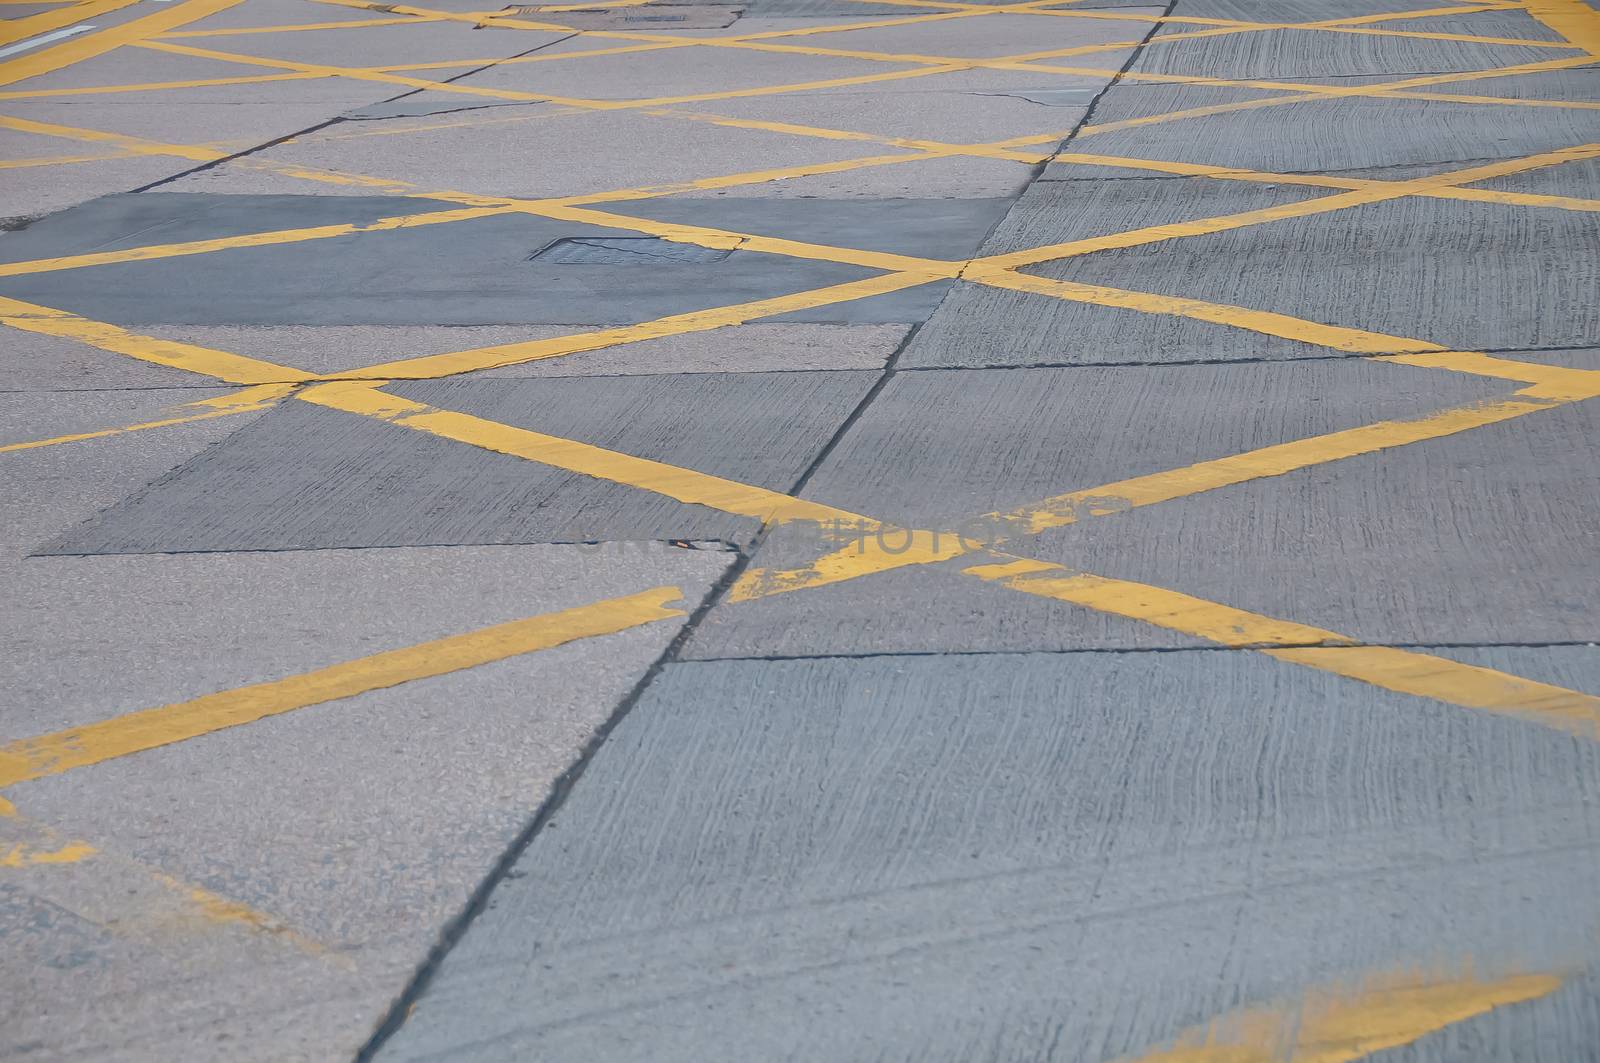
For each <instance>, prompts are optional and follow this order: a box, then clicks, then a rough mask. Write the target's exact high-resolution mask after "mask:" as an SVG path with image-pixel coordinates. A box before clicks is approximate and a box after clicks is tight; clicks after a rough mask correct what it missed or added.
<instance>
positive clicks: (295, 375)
mask: <svg viewBox="0 0 1600 1063" xmlns="http://www.w3.org/2000/svg"><path fill="white" fill-rule="evenodd" d="M0 325H9V326H11V327H12V328H15V329H21V330H23V331H24V332H34V333H38V334H39V335H42V336H59V337H61V338H62V339H69V340H77V341H78V342H80V343H86V344H88V345H89V346H91V347H98V348H100V349H101V350H103V351H114V352H115V353H117V354H125V355H128V356H129V357H131V358H137V359H139V360H140V361H145V362H151V363H154V364H155V365H164V366H168V367H170V368H172V369H182V370H185V371H186V372H190V373H202V374H204V375H206V376H210V377H215V378H216V379H218V380H225V381H227V382H228V383H230V384H283V383H293V382H297V381H307V380H312V379H315V377H314V376H313V374H311V373H307V372H305V371H303V370H300V369H292V368H289V367H288V366H282V365H274V364H273V363H271V362H267V361H263V360H261V359H259V358H249V357H246V356H245V355H242V354H232V353H230V352H228V351H218V350H213V349H212V348H209V347H200V346H197V345H195V344H192V343H179V342H176V341H174V340H163V339H157V338H156V337H154V336H141V335H139V334H138V333H135V332H129V331H128V330H127V329H124V328H121V327H119V326H117V325H111V324H107V323H106V322H104V321H91V320H90V319H88V318H85V317H79V316H78V315H77V314H73V313H69V312H67V311H65V310H55V309H52V308H50V307H48V306H38V305H36V304H33V303H25V302H22V301H21V300H19V299H7V298H5V297H3V296H0Z"/></svg>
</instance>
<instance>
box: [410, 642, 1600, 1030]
mask: <svg viewBox="0 0 1600 1063" xmlns="http://www.w3.org/2000/svg"><path fill="white" fill-rule="evenodd" d="M1533 652H1535V653H1537V654H1543V655H1545V656H1546V657H1549V658H1552V659H1561V660H1562V661H1563V663H1564V665H1565V666H1567V667H1568V668H1571V669H1575V670H1576V671H1577V673H1578V674H1581V675H1583V676H1585V678H1586V679H1587V680H1588V683H1589V685H1590V687H1591V689H1594V684H1595V682H1596V681H1597V680H1600V673H1597V672H1596V670H1595V668H1596V658H1595V656H1594V650H1593V649H1586V650H1580V649H1558V650H1543V651H1533ZM1245 706H1251V707H1253V708H1251V709H1247V708H1245ZM1268 706H1271V708H1270V709H1269V708H1268ZM1224 733H1226V734H1228V735H1229V736H1230V737H1229V738H1228V739H1221V738H1220V736H1221V735H1222V734H1224ZM1152 736H1159V737H1154V738H1153V737H1152ZM1479 743H1488V744H1494V745H1497V746H1499V748H1501V749H1502V750H1503V751H1504V754H1505V755H1504V756H1503V757H1502V758H1500V759H1499V760H1498V761H1497V762H1496V764H1495V765H1494V766H1493V767H1490V766H1488V765H1487V764H1485V763H1484V762H1483V761H1482V760H1480V759H1477V758H1475V757H1473V756H1471V755H1470V754H1468V753H1467V750H1469V749H1473V748H1476V747H1477V746H1478V745H1479ZM1595 769H1596V761H1595V752H1594V750H1593V747H1592V746H1589V745H1587V744H1576V743H1574V742H1572V741H1571V740H1570V739H1569V738H1567V737H1565V736H1562V735H1559V734H1556V733H1554V732H1546V731H1540V730H1535V729H1528V728H1525V727H1522V726H1520V725H1518V724H1515V723H1511V722H1509V721H1506V720H1503V719H1499V718H1495V717H1490V716H1484V715H1467V714H1462V713H1459V712H1456V711H1454V710H1450V709H1447V708H1445V707H1444V706H1440V705H1435V704H1430V703H1428V702H1426V701H1423V700H1416V699H1405V698H1403V697H1402V696H1400V695H1393V694H1386V693H1383V692H1380V691H1376V690H1374V688H1371V687H1365V686H1361V685H1357V684H1351V683H1349V682H1348V681H1345V680H1342V679H1337V678H1333V677H1330V676H1324V675H1318V674H1315V673H1310V672H1307V671H1304V670H1296V669H1292V668H1289V667H1286V666H1284V665H1281V664H1279V663H1277V662H1273V661H1271V660H1268V659H1266V658H1263V657H1260V656H1256V655H1248V654H1242V653H1227V652H1200V653H1181V654H1070V655H998V656H987V657H981V658H971V659H945V660H940V659H935V658H880V659H876V660H872V661H866V662H844V661H838V660H817V661H791V662H761V661H742V662H728V663H721V664H684V665H678V666H675V667H673V668H671V669H669V670H668V671H667V672H666V673H665V674H664V675H663V676H662V677H661V679H660V680H659V681H658V683H657V684H656V685H654V686H653V687H652V689H651V691H650V693H649V694H648V695H647V696H646V698H645V699H644V700H643V701H641V702H640V703H639V705H638V706H637V707H636V708H635V709H634V711H633V712H632V713H631V714H630V715H629V716H628V717H627V719H626V720H625V721H624V722H623V724H622V725H621V727H620V728H619V729H618V730H617V731H616V732H615V733H614V734H613V735H612V739H611V741H610V742H609V743H608V744H607V746H606V747H605V749H604V750H603V751H602V753H601V754H600V756H599V757H598V758H597V759H596V761H595V763H594V765H593V766H592V769H591V773H590V775H589V776H588V777H586V779H585V783H586V784H587V785H586V786H584V787H583V788H582V789H581V790H579V791H578V792H575V793H574V795H573V797H572V799H571V800H570V801H569V802H568V803H567V804H566V805H565V807H564V808H563V809H562V811H561V812H560V813H559V814H558V816H557V817H556V818H555V819H554V820H553V822H552V827H553V828H554V829H551V830H549V831H547V832H546V833H544V834H543V835H542V836H541V837H540V838H539V839H538V840H537V841H536V842H535V843H534V845H533V846H532V847H531V848H530V849H529V850H528V851H527V853H526V854H525V855H524V856H523V858H522V859H521V861H520V862H519V864H518V866H517V868H516V872H518V874H516V875H515V876H514V877H512V878H508V879H507V880H506V881H505V882H504V883H503V885H502V886H501V888H500V889H499V890H498V891H497V895H496V904H495V905H494V907H493V908H492V909H490V910H489V911H487V912H485V913H484V915H483V916H482V917H481V918H480V920H479V922H478V923H477V925H476V926H475V927H474V928H473V929H472V930H471V931H469V932H468V934H467V936H466V938H465V939H464V940H463V941H462V943H461V944H460V945H459V946H458V947H457V948H456V950H455V951H454V952H453V953H452V954H451V956H450V957H449V958H448V959H447V960H446V961H445V963H444V965H443V967H442V968H441V969H440V971H439V972H438V974H437V975H436V977H435V978H434V980H433V982H432V983H431V985H430V987H429V989H428V991H427V992H426V993H425V995H424V996H423V997H422V998H421V1000H420V1001H419V1005H418V1007H417V1008H416V1010H415V1011H414V1013H413V1014H412V1015H411V1017H410V1020H409V1021H408V1022H407V1023H406V1025H405V1026H404V1027H403V1028H402V1029H401V1030H400V1032H399V1033H398V1034H397V1035H396V1036H395V1038H394V1039H393V1040H392V1041H391V1042H390V1044H389V1048H388V1050H387V1051H386V1052H385V1053H384V1054H383V1055H382V1056H381V1057H380V1058H388V1059H443V1058H452V1059H462V1058H474V1059H505V1058H518V1057H521V1058H525V1057H530V1056H537V1057H541V1058H564V1057H566V1056H568V1055H570V1054H572V1053H575V1052H580V1051H581V1052H582V1054H583V1055H585V1056H586V1057H587V1058H593V1059H637V1058H641V1057H642V1056H643V1055H648V1056H649V1057H650V1058H652V1059H735V1058H749V1057H750V1056H752V1055H754V1056H759V1057H762V1058H782V1057H806V1058H832V1059H845V1058H850V1059H859V1058H871V1057H873V1056H877V1057H880V1058H883V1057H888V1058H901V1059H912V1058H923V1059H952V1060H954V1059H967V1058H971V1053H972V1052H973V1051H974V1050H975V1047H976V1046H979V1045H983V1046H988V1047H987V1048H986V1051H989V1052H990V1053H991V1054H992V1055H994V1056H996V1057H998V1058H1016V1059H1044V1058H1054V1059H1109V1058H1117V1057H1122V1056H1125V1055H1132V1054H1134V1053H1136V1052H1137V1051H1138V1050H1140V1049H1141V1048H1144V1047H1146V1046H1150V1045H1153V1044H1154V1043H1156V1042H1159V1041H1160V1040H1163V1039H1165V1038H1168V1037H1171V1036H1172V1035H1173V1034H1175V1033H1176V1032H1177V1031H1178V1030H1180V1029H1182V1028H1183V1027H1185V1026H1188V1025H1190V1024H1192V1023H1194V1022H1197V1021H1201V1020H1203V1019H1204V1018H1205V1017H1206V1016H1208V1015H1211V1014H1215V1013H1216V1012H1218V1011H1221V1010H1224V1009H1225V1008H1227V1007H1228V1006H1229V1004H1230V1003H1232V1001H1231V1000H1230V999H1228V998H1229V997H1232V996H1233V993H1234V992H1238V993H1240V994H1243V995H1245V996H1247V997H1282V996H1288V997H1290V998H1292V997H1293V996H1294V994H1295V993H1296V992H1297V990H1298V988H1299V987H1302V986H1306V985H1313V984H1319V983H1326V982H1328V981H1330V980H1331V981H1338V980H1340V979H1350V978H1359V977H1360V975H1359V974H1358V972H1369V971H1372V970H1382V969H1385V968H1391V969H1392V968H1394V967H1396V966H1400V967H1404V966H1405V965H1406V964H1407V963H1408V962H1410V961H1411V959H1412V958H1413V957H1417V956H1426V957H1428V962H1431V963H1433V964H1435V965H1437V966H1439V967H1446V966H1451V965H1459V964H1461V963H1463V962H1471V963H1473V965H1474V967H1475V969H1477V970H1479V971H1480V972H1482V971H1483V968H1482V967H1481V966H1479V964H1482V963H1484V962H1485V960H1484V958H1485V957H1487V956H1489V955H1498V956H1501V957H1511V956H1514V957H1516V960H1515V961H1513V962H1515V963H1516V964H1519V965H1520V964H1526V965H1529V966H1532V967H1539V966H1542V965H1548V964H1552V963H1556V964H1560V963H1567V962H1574V961H1575V960H1577V957H1578V956H1580V955H1581V954H1582V953H1583V952H1584V951H1585V946H1584V945H1583V944H1582V939H1583V938H1584V937H1585V936H1586V935H1587V934H1589V933H1591V932H1592V928H1593V911H1592V908H1591V906H1589V905H1588V903H1587V902H1586V901H1585V900H1584V899H1582V896H1581V895H1582V892H1583V890H1582V888H1581V885H1580V883H1581V882H1582V881H1583V880H1584V879H1585V878H1586V877H1587V875H1588V874H1589V870H1590V868H1592V864H1593V854H1592V852H1591V851H1590V847H1591V845H1592V842H1591V841H1590V839H1589V838H1588V837H1587V835H1586V832H1585V830H1584V828H1583V827H1582V826H1581V824H1582V822H1583V821H1584V819H1585V817H1584V814H1583V813H1582V812H1581V811H1580V808H1581V806H1580V805H1578V804H1577V803H1575V799H1574V797H1573V793H1572V785H1573V783H1574V781H1575V780H1577V779H1580V778H1590V779H1592V778H1593V776H1594V773H1595ZM691 780H692V782H691ZM1591 784H1592V783H1591ZM1444 794H1449V795H1450V796H1451V803H1452V807H1451V808H1450V809H1449V810H1446V809H1443V808H1441V807H1440V806H1439V804H1438V800H1439V798H1440V796H1441V795H1444ZM1456 801H1461V802H1469V803H1470V804H1462V805H1456V804H1455V802H1456ZM1468 807H1470V809H1471V811H1466V809H1467V808H1468ZM1535 821H1537V822H1538V823H1540V827H1538V828H1537V829H1536V830H1535V831H1534V834H1533V835H1531V836H1530V835H1524V834H1522V833H1521V831H1520V830H1519V829H1518V828H1520V827H1523V826H1524V825H1527V824H1529V823H1532V822H1535ZM1490 822H1493V823H1496V824H1499V825H1501V826H1503V827H1505V828H1508V829H1507V830H1506V831H1505V832H1504V833H1502V832H1501V831H1498V830H1496V831H1495V832H1493V835H1492V836H1489V837H1486V836H1485V834H1484V831H1483V826H1484V825H1485V824H1487V823H1490ZM1308 852H1315V853H1317V857H1316V861H1317V868H1318V870H1317V871H1315V872H1310V873H1308V870H1309V869H1308V868H1307V867H1306V866H1305V864H1304V863H1303V862H1302V861H1303V860H1304V859H1305V855H1306V854H1307V853H1308ZM1511 912H1515V913H1517V916H1518V918H1517V919H1516V920H1515V922H1516V926H1517V930H1516V931H1514V932H1513V933H1511V934H1507V930H1508V929H1509V928H1508V927H1507V925H1506V924H1505V923H1503V922H1501V921H1500V920H1499V919H1498V918H1495V917H1493V916H1491V915H1490V913H1511ZM1373 913H1382V917H1381V918H1373V917H1372V915H1373ZM1485 917H1489V918H1488V919H1487V921H1485ZM1334 927H1338V928H1339V929H1338V930H1337V932H1332V931H1333V928H1334ZM1469 928H1470V929H1469ZM1291 943H1293V945H1294V946H1295V947H1290V946H1291ZM1469 957H1470V958H1471V959H1470V960H1469V959H1468V958H1469ZM1502 962H1504V961H1502ZM1491 965H1492V962H1491ZM1223 971H1226V972H1228V974H1227V982H1228V984H1229V986H1230V990H1229V991H1228V993H1227V994H1219V992H1218V983H1219V981H1220V978H1219V975H1221V973H1222V972H1223ZM1130 994H1132V995H1135V996H1136V997H1137V1000H1138V1006H1137V1007H1134V1006H1133V1005H1132V1001H1131V1000H1130ZM1579 1014H1581V1015H1585V1016H1590V1015H1592V1012H1591V1009H1590V1008H1589V1007H1588V1006H1587V1005H1582V1006H1580V1007H1579ZM822 1016H826V1017H827V1019H826V1021H821V1017H822ZM1497 1017H1498V1013H1497V1015H1496V1016H1491V1017H1489V1018H1487V1019H1486V1020H1484V1021H1485V1022H1486V1023H1487V1024H1488V1026H1489V1031H1490V1034H1489V1035H1490V1036H1491V1037H1494V1036H1496V1035H1501V1036H1503V1035H1504V1033H1509V1032H1510V1031H1504V1033H1502V1032H1501V1031H1496V1030H1495V1028H1494V1027H1495V1026H1496V1025H1497V1022H1496V1019H1497ZM1500 1021H1505V1020H1500ZM1558 1028H1559V1029H1561V1030H1564V1035H1565V1036H1564V1038H1563V1039H1562V1040H1561V1041H1556V1042H1554V1043H1552V1042H1543V1043H1539V1042H1535V1043H1531V1044H1527V1045H1526V1046H1525V1047H1526V1049H1527V1050H1528V1051H1530V1053H1531V1054H1530V1055H1528V1056H1526V1057H1525V1058H1530V1059H1550V1060H1556V1059H1561V1058H1564V1057H1563V1056H1562V1055H1561V1052H1562V1050H1563V1049H1562V1047H1561V1045H1562V1043H1564V1044H1565V1045H1567V1046H1569V1047H1570V1046H1572V1045H1574V1044H1578V1043H1582V1042H1581V1041H1572V1040H1565V1038H1581V1037H1583V1036H1587V1035H1588V1034H1589V1033H1590V1032H1592V1029H1593V1027H1592V1024H1591V1022H1590V1019H1587V1018H1586V1019H1584V1020H1583V1022H1582V1023H1574V1022H1573V1021H1572V1020H1571V1019H1569V1021H1568V1022H1566V1023H1562V1024H1559V1027H1558ZM1420 1058H1423V1059H1430V1060H1431V1059H1440V1058H1446V1057H1443V1056H1442V1055H1440V1054H1439V1053H1438V1052H1437V1050H1436V1049H1433V1048H1431V1047H1430V1050H1427V1051H1426V1054H1424V1055H1423V1056H1421V1057H1420Z"/></svg>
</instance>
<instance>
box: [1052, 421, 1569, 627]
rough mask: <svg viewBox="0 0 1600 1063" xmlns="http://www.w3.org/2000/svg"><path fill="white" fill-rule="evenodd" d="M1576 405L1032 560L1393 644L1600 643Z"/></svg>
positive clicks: (1100, 536)
mask: <svg viewBox="0 0 1600 1063" xmlns="http://www.w3.org/2000/svg"><path fill="white" fill-rule="evenodd" d="M1597 418H1600V409H1597V408H1596V406H1595V404H1594V403H1592V402H1589V403H1579V404H1577V405H1574V406H1567V407H1561V408H1557V409H1553V410H1549V411H1545V412H1541V413H1538V414H1534V415H1530V416H1529V417H1528V418H1527V419H1523V420H1519V421H1514V422H1508V423H1506V424H1502V425H1493V426H1489V427H1484V428H1478V429H1474V430H1473V431H1471V432H1467V433H1463V434H1460V435H1456V436H1452V437H1447V438H1444V439H1439V440H1432V441H1429V442H1425V443H1416V444H1413V445H1410V446H1406V447H1400V448H1396V449H1392V450H1388V451H1385V452H1383V453H1381V454H1377V455H1367V456H1363V457H1357V458H1350V459H1347V460H1345V461H1342V462H1339V463H1337V464H1334V465H1327V466H1322V467H1318V468H1314V469H1306V470H1302V471H1299V472H1295V473H1290V474H1288V475H1285V476H1281V477H1277V478H1275V479H1272V480H1262V481H1254V482H1251V483H1248V484H1240V485H1236V486H1234V487H1228V488H1222V489H1220V490H1217V491H1213V492H1209V493H1207V494H1204V495H1197V496H1193V497H1190V498H1186V499H1179V500H1175V501H1172V502H1168V503H1164V504H1162V505H1160V506H1154V507H1150V508H1148V509H1143V510H1134V511H1131V512H1128V513H1123V514H1119V515H1118V516H1116V517H1114V518H1110V519H1108V520H1102V521H1095V522H1093V523H1092V524H1091V525H1085V526H1083V527H1081V528H1078V529H1076V530H1074V529H1071V528H1067V529H1061V530H1058V531H1055V532H1050V533H1048V534H1046V535H1045V536H1041V537H1040V538H1039V539H1037V540H1035V542H1034V546H1033V552H1034V554H1036V555H1037V556H1040V557H1045V558H1048V559H1051V560H1057V561H1062V562H1064V563H1066V564H1070V565H1074V566H1078V567H1082V568H1084V569H1087V570H1089V571H1092V572H1100V573H1103V574H1105V575H1109V576H1118V577H1121V578H1124V579H1132V580H1138V581H1141V582H1146V583H1154V584H1157V585H1159V586H1163V587H1170V588H1172V589H1175V590H1180V591H1184V592H1186V593H1189V594H1194V595H1198V596H1200V597H1202V598H1210V599H1214V600H1217V601H1222V602H1226V603H1227V604H1229V605H1233V606H1237V607H1240V608H1244V609H1249V610H1252V611H1255V612H1259V613H1265V614H1267V615H1269V616H1275V617H1282V618H1284V619H1288V620H1294V621H1298V622H1300V623H1304V624H1312V625H1315V626H1318V627H1323V628H1327V629H1330V630H1333V631H1337V632H1340V633H1341V634H1344V635H1349V636H1352V637H1354V638H1358V639H1363V640H1368V641H1372V642H1381V643H1418V642H1442V643H1449V642H1465V643H1475V642H1483V643H1540V642H1561V641H1571V640H1578V641H1585V642H1596V641H1600V625H1597V624H1596V621H1595V617H1594V613H1593V609H1592V608H1591V606H1592V603H1593V602H1594V600H1595V597H1596V595H1597V594H1600V571H1597V569H1596V566H1595V565H1594V557H1595V554H1596V551H1597V550H1600V531H1597V529H1600V470H1597V469H1596V468H1595V467H1594V465H1593V463H1587V462H1574V461H1572V460H1571V455H1572V454H1574V453H1578V452H1580V451H1581V449H1582V448H1583V447H1585V446H1587V441H1588V440H1590V439H1592V438H1593V437H1594V433H1595V432H1596V431H1597V430H1600V420H1597Z"/></svg>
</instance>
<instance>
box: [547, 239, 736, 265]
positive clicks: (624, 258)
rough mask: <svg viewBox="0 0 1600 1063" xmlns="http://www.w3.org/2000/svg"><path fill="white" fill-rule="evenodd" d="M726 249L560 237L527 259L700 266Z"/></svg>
mask: <svg viewBox="0 0 1600 1063" xmlns="http://www.w3.org/2000/svg"><path fill="white" fill-rule="evenodd" d="M731 253H732V252H731V251H729V250H728V249H726V248H716V247H700V246H698V245H695V244H679V243H674V242H673V241H671V240H662V239H660V238H659V237H655V236H614V237H597V236H564V237H562V238H561V239H559V240H554V241H551V242H550V243H548V244H545V245H544V246H543V247H541V248H539V250H537V251H535V252H534V253H533V254H531V255H529V256H528V260H529V261H534V260H538V261H540V262H548V263H552V264H554V265H558V266H638V265H644V264H646V263H653V264H656V265H671V264H680V265H686V266H688V265H700V264H702V263H706V262H721V261H722V260H723V259H725V258H727V257H728V255H730V254H731Z"/></svg>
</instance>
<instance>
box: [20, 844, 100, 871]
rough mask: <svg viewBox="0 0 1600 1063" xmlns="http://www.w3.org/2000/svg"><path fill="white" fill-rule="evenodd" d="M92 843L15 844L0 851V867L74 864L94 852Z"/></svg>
mask: <svg viewBox="0 0 1600 1063" xmlns="http://www.w3.org/2000/svg"><path fill="white" fill-rule="evenodd" d="M95 851H96V850H95V848H94V846H92V845H85V844H84V843H83V842H68V843H67V844H65V845H63V846H61V847H60V848H56V849H41V848H39V847H37V846H33V845H23V844H16V845H12V846H11V847H10V848H9V849H6V850H5V851H4V852H0V867H39V866H41V865H47V864H76V863H77V862H78V861H80V860H85V859H87V858H89V857H91V856H93V855H94V854H95Z"/></svg>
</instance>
